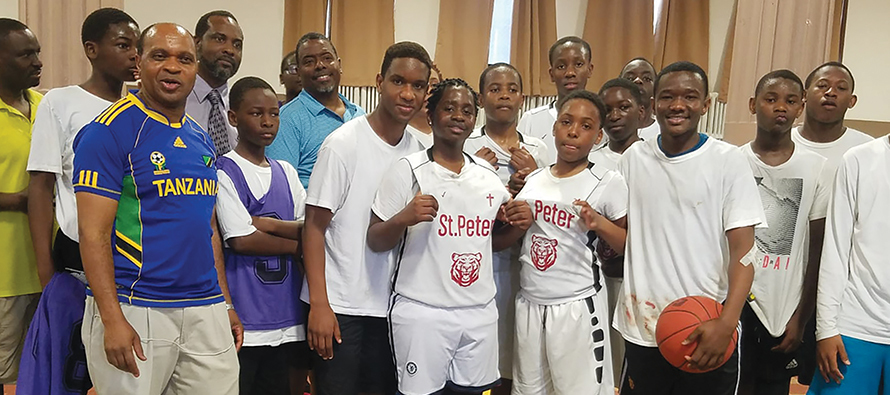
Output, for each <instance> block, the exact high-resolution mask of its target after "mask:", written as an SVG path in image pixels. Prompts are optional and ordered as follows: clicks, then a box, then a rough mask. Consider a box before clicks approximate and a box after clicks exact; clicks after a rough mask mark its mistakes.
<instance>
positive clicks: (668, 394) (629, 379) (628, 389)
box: [619, 341, 739, 395]
mask: <svg viewBox="0 0 890 395" xmlns="http://www.w3.org/2000/svg"><path fill="white" fill-rule="evenodd" d="M624 347H625V350H624V366H623V367H622V369H621V382H620V387H619V388H620V393H621V395H734V394H735V393H736V385H737V383H738V379H739V351H738V349H737V350H736V351H735V352H733V353H732V356H731V357H730V358H729V360H727V361H726V363H724V364H723V366H721V367H719V368H718V369H716V370H712V371H710V372H707V373H688V372H684V371H682V370H680V369H677V368H675V367H673V366H672V365H671V364H670V363H668V361H667V360H665V359H664V357H662V356H661V352H660V351H658V347H642V346H638V345H636V344H633V343H631V342H628V341H625V342H624Z"/></svg>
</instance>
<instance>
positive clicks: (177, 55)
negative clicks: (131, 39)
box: [137, 23, 198, 120]
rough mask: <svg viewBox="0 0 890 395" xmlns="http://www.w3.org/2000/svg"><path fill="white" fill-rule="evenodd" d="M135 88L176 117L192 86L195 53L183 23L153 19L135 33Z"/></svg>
mask: <svg viewBox="0 0 890 395" xmlns="http://www.w3.org/2000/svg"><path fill="white" fill-rule="evenodd" d="M137 51H138V53H139V61H138V63H137V67H138V68H139V79H140V81H141V83H142V88H141V89H140V90H139V92H140V94H141V95H142V97H143V98H144V99H145V100H146V101H147V102H148V104H149V105H151V106H152V107H154V108H156V109H161V111H162V112H165V111H166V112H165V115H167V116H168V117H169V118H171V119H173V120H178V119H179V118H180V117H181V113H182V112H183V111H184V109H185V102H186V99H187V97H188V95H189V93H190V92H191V91H192V88H194V86H195V76H196V73H197V69H198V66H197V62H198V59H197V58H198V55H197V51H196V49H195V40H194V38H192V35H191V33H189V32H188V30H185V28H184V27H182V26H179V25H177V24H175V23H157V24H154V25H151V26H149V27H148V28H146V29H145V31H143V32H142V34H141V35H140V36H139V42H138V44H137Z"/></svg>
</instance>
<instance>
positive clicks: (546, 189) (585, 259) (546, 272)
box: [516, 164, 627, 305]
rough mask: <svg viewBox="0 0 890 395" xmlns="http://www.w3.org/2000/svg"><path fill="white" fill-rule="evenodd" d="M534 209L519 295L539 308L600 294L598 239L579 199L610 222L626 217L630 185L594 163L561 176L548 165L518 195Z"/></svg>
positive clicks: (526, 241)
mask: <svg viewBox="0 0 890 395" xmlns="http://www.w3.org/2000/svg"><path fill="white" fill-rule="evenodd" d="M516 199H518V200H525V201H527V202H528V204H529V206H531V209H532V215H533V219H534V222H533V223H532V226H531V228H529V230H528V232H526V234H525V240H524V241H523V243H522V254H521V255H520V258H519V260H520V262H521V263H522V269H521V270H520V291H519V292H520V293H521V294H522V296H523V297H524V298H526V299H528V300H530V301H532V302H534V303H537V304H545V305H552V304H561V303H567V302H570V301H574V300H578V299H583V298H586V297H588V296H591V295H594V294H596V293H597V292H598V291H599V290H600V289H601V288H602V287H603V285H602V280H601V279H602V275H601V273H600V267H599V265H598V264H597V260H596V258H595V255H594V251H593V249H594V246H595V244H594V243H595V242H596V240H597V236H596V234H595V233H594V232H590V231H588V230H587V228H586V227H585V225H584V223H583V220H582V219H581V216H580V214H579V213H580V208H579V207H578V206H575V205H573V204H572V203H573V202H574V201H575V199H580V200H586V201H587V202H588V203H589V204H590V207H592V208H593V209H594V210H596V211H597V212H598V213H600V214H602V215H603V216H604V217H606V218H608V219H609V220H611V221H616V220H618V219H620V218H622V217H624V216H625V215H627V185H626V184H625V182H624V178H623V177H622V176H621V175H620V174H618V173H617V172H615V171H612V170H607V169H606V168H605V167H602V166H597V165H594V164H590V166H589V167H588V168H587V169H585V170H583V171H581V172H580V173H578V174H576V175H573V176H571V177H567V178H557V177H555V176H554V175H553V174H552V173H551V172H550V168H549V167H545V168H542V169H538V170H536V171H535V172H533V173H532V174H530V175H529V176H528V178H526V183H525V187H523V188H522V191H521V192H519V194H518V195H517V196H516Z"/></svg>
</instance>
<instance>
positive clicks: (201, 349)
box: [81, 296, 240, 395]
mask: <svg viewBox="0 0 890 395" xmlns="http://www.w3.org/2000/svg"><path fill="white" fill-rule="evenodd" d="M121 311H122V312H123V313H124V317H125V318H126V319H127V322H128V323H130V326H132V327H133V329H134V330H136V333H138V334H139V340H140V341H141V342H142V350H143V351H144V352H145V357H146V360H145V361H141V360H139V358H136V365H137V366H138V367H139V377H133V375H132V374H130V373H128V372H124V371H122V370H119V369H117V368H116V367H114V366H113V365H111V364H110V363H108V359H107V357H106V355H105V326H104V325H103V324H102V319H101V318H100V317H99V308H98V307H97V306H96V300H95V299H94V298H93V297H92V296H87V301H86V308H85V309H84V314H83V327H82V328H81V333H82V335H83V345H84V349H85V350H86V354H87V367H88V368H89V371H90V378H92V380H93V385H94V387H95V388H96V392H97V393H100V394H123V393H127V394H139V395H142V394H145V395H148V394H165V395H166V394H228V395H237V394H238V372H239V370H240V369H239V365H238V354H237V352H236V351H235V342H234V339H233V338H232V332H231V329H230V327H229V314H228V312H227V311H226V307H225V304H223V303H216V304H212V305H207V306H194V307H182V308H152V307H140V306H133V305H129V304H123V303H121ZM134 358H135V356H134Z"/></svg>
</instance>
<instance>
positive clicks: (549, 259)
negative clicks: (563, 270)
mask: <svg viewBox="0 0 890 395" xmlns="http://www.w3.org/2000/svg"><path fill="white" fill-rule="evenodd" d="M558 244H559V241H558V240H556V239H548V238H546V237H542V236H538V235H532V246H531V255H532V263H533V264H534V265H535V268H537V269H538V270H540V271H542V272H543V271H545V270H547V269H549V268H550V266H553V264H554V263H556V246H557V245H558Z"/></svg>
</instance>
